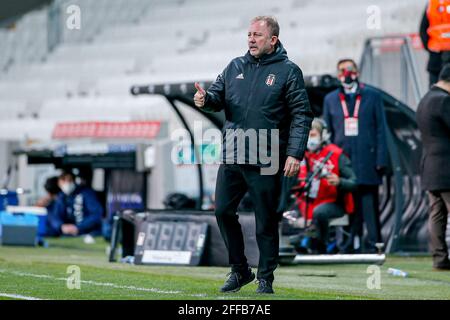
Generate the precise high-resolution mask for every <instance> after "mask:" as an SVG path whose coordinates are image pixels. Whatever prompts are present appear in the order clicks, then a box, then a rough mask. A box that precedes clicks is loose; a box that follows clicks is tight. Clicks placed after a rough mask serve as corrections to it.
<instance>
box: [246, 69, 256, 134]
mask: <svg viewBox="0 0 450 320" xmlns="http://www.w3.org/2000/svg"><path fill="white" fill-rule="evenodd" d="M258 70H259V62H258V63H257V64H256V70H255V72H254V74H253V77H252V79H251V84H250V92H249V94H248V96H247V104H246V111H245V118H244V123H245V129H247V116H248V110H249V109H250V105H249V101H250V98H251V96H252V95H253V90H254V88H255V79H256V75H257V72H258Z"/></svg>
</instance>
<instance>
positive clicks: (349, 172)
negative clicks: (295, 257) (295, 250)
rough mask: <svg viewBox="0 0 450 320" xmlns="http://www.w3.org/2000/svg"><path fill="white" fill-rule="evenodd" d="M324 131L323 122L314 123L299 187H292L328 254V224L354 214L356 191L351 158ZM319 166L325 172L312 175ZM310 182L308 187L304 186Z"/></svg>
mask: <svg viewBox="0 0 450 320" xmlns="http://www.w3.org/2000/svg"><path fill="white" fill-rule="evenodd" d="M325 128H326V124H325V123H324V121H323V120H320V119H314V121H313V122H312V125H311V131H310V132H309V139H308V144H307V151H306V153H305V158H304V160H303V161H302V163H301V166H300V172H299V175H298V180H299V184H298V185H297V186H296V187H294V188H293V190H299V191H298V192H296V197H297V204H298V207H299V211H300V212H301V213H302V216H303V218H304V219H305V221H307V224H310V223H312V226H313V229H314V230H315V238H316V240H317V251H318V253H320V254H323V253H326V248H327V242H328V225H329V221H330V220H331V219H335V218H339V217H342V216H343V215H345V214H346V213H347V214H352V213H353V197H352V194H351V192H352V191H354V190H355V188H356V176H355V173H354V172H353V169H352V166H351V162H350V160H349V158H348V157H347V156H346V155H345V154H344V152H343V150H342V149H341V148H339V147H338V146H336V145H335V144H331V143H328V141H327V139H326V134H325V131H326V129H325ZM326 158H329V159H328V160H327V159H326ZM319 165H323V168H322V170H320V171H319V173H318V174H317V175H316V176H312V175H313V172H315V171H317V167H318V166H319ZM319 168H320V167H319ZM309 180H310V181H311V182H310V183H309V187H305V185H306V184H307V181H309Z"/></svg>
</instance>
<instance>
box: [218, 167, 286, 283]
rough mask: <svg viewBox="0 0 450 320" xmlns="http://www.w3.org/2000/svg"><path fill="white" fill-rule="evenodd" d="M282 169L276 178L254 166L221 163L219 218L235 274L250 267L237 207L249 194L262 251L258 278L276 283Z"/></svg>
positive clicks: (260, 250)
mask: <svg viewBox="0 0 450 320" xmlns="http://www.w3.org/2000/svg"><path fill="white" fill-rule="evenodd" d="M281 174H282V172H281V170H279V171H278V173H277V174H276V175H261V173H260V168H258V167H256V166H250V165H239V164H221V165H220V167H219V172H218V174H217V183H216V195H215V197H216V199H215V201H216V209H215V214H216V219H217V223H218V225H219V229H220V233H221V234H222V237H223V239H224V241H225V245H226V247H227V249H228V259H229V263H230V265H231V266H232V269H233V270H234V271H244V270H245V269H246V268H248V264H247V258H246V257H245V254H244V237H243V234H242V229H241V225H240V223H239V217H238V215H237V214H236V210H237V207H238V205H239V203H240V201H241V199H242V198H243V197H244V195H245V194H246V192H247V191H248V192H249V193H250V196H251V199H252V201H253V205H254V208H255V221H256V241H257V244H258V248H259V264H258V273H257V278H258V279H266V280H270V281H273V278H274V276H273V272H274V270H275V269H276V267H277V265H278V250H279V235H278V222H279V220H280V214H278V213H277V207H278V203H279V193H280V183H281Z"/></svg>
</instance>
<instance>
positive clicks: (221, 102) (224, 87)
mask: <svg viewBox="0 0 450 320" xmlns="http://www.w3.org/2000/svg"><path fill="white" fill-rule="evenodd" d="M206 92H207V94H206V100H205V106H204V107H203V110H205V111H209V112H217V111H221V110H224V111H225V119H226V121H225V124H224V127H223V132H222V133H223V159H224V162H226V163H229V162H227V161H225V160H226V159H227V157H226V151H227V146H228V145H229V142H230V140H228V141H226V140H227V139H226V138H227V129H232V130H231V131H236V129H242V131H244V132H247V130H248V129H254V130H255V131H256V133H257V147H258V150H259V149H260V147H261V146H263V145H266V142H265V141H264V140H265V139H263V140H261V139H262V137H264V136H265V137H266V139H267V140H266V141H267V150H268V151H269V152H268V154H269V155H271V152H270V150H271V148H272V147H276V149H277V152H278V153H279V157H280V158H279V159H280V160H281V161H282V160H283V159H284V158H285V157H286V156H292V157H295V158H298V159H300V160H301V159H302V158H303V155H304V152H305V149H306V143H307V141H308V135H309V130H310V126H311V121H312V118H313V114H312V111H311V108H310V104H309V100H308V96H307V93H306V90H305V84H304V80H303V74H302V71H301V70H300V68H299V67H298V66H297V65H296V64H295V63H293V62H292V61H290V60H289V59H288V56H287V52H286V50H285V49H284V48H283V45H282V44H281V42H278V43H277V45H276V48H275V50H274V52H272V53H270V54H266V55H263V56H262V57H261V58H259V59H257V58H255V57H253V56H252V55H251V54H250V53H249V52H248V51H247V53H246V54H245V56H242V57H238V58H235V59H233V60H232V61H231V62H230V63H229V64H228V66H227V67H226V68H225V70H224V71H223V72H222V73H221V74H220V75H219V76H218V77H217V79H216V81H215V82H213V84H212V85H211V86H210V87H209V88H208V90H207V91H206ZM261 129H266V130H261ZM270 129H278V130H279V132H278V134H279V141H278V142H279V143H277V145H276V146H272V144H273V143H276V140H272V138H271V136H270V134H271V131H270ZM228 131H229V132H231V131H230V130H228ZM238 131H239V130H238ZM249 136H251V134H248V135H247V137H249ZM227 143H228V144H227ZM237 146H238V145H237V143H235V144H234V150H233V152H232V155H233V161H235V162H234V163H242V162H240V158H238V157H237ZM250 154H251V150H249V146H248V144H246V145H245V163H246V164H254V163H252V162H251V160H252V159H251V158H250ZM256 158H257V160H258V161H257V163H256V165H258V166H264V165H265V164H264V163H262V161H260V160H261V159H260V153H258V154H257V156H256ZM280 165H283V164H282V163H280Z"/></svg>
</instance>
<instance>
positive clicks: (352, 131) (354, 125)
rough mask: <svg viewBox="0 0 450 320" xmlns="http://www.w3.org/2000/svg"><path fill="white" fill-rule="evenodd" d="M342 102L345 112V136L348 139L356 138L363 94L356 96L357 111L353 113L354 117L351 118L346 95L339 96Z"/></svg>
mask: <svg viewBox="0 0 450 320" xmlns="http://www.w3.org/2000/svg"><path fill="white" fill-rule="evenodd" d="M339 99H340V100H341V106H342V112H344V135H345V136H346V137H355V136H357V135H358V114H359V107H360V106H361V94H358V95H357V96H356V102H355V110H354V111H353V117H350V115H349V113H348V108H347V102H345V95H344V94H343V93H340V94H339Z"/></svg>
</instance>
